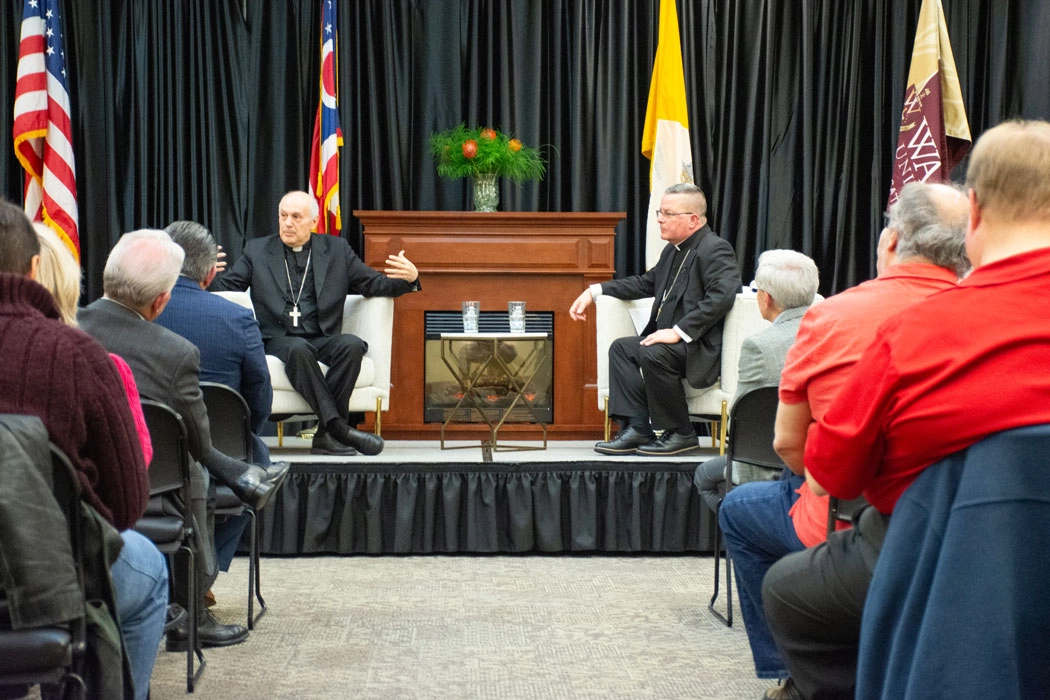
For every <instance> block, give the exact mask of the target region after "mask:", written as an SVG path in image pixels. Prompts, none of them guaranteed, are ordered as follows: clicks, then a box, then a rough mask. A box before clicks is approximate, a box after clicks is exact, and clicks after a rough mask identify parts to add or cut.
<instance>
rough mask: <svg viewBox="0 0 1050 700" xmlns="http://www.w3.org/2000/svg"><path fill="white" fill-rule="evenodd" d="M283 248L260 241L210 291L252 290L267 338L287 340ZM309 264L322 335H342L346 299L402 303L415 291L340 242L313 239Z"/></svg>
mask: <svg viewBox="0 0 1050 700" xmlns="http://www.w3.org/2000/svg"><path fill="white" fill-rule="evenodd" d="M284 248H285V245H284V242H283V241H281V237H280V236H277V235H273V236H267V237H265V238H256V239H255V240H253V241H249V242H248V244H247V245H246V246H244V252H243V253H242V254H241V257H240V258H239V259H238V260H237V262H236V263H234V265H233V267H231V268H230V269H228V270H226V271H225V272H224V273H223V274H221V275H218V276H216V278H215V281H213V282H212V284H211V286H210V287H209V289H211V290H222V291H226V290H233V291H244V290H245V289H248V288H249V287H250V288H251V296H252V305H253V306H254V307H255V317H256V318H257V319H258V320H259V328H260V329H261V330H262V334H263V338H266V339H269V338H280V337H283V336H285V335H287V334H288V329H287V326H286V325H285V324H287V323H290V322H291V319H290V318H288V316H287V315H286V314H285V313H284V305H285V296H286V295H287V294H288V293H289V292H288V277H287V272H286V270H285V268H284ZM310 248H311V250H312V251H313V254H312V255H311V257H310V264H311V265H312V266H313V270H314V287H315V291H316V293H317V309H318V322H319V324H320V326H321V332H322V333H323V334H324V335H339V333H341V332H342V327H343V302H344V301H345V299H346V295H347V294H361V295H363V296H366V297H398V296H401V295H402V294H405V293H407V292H411V291H415V290H416V289H418V286H417V285H412V284H409V283H408V282H403V281H401V280H396V279H392V278H390V277H387V276H386V275H384V274H381V273H379V272H376V271H375V270H373V269H372V268H370V267H369V266H368V265H365V264H364V262H362V261H361V259H360V258H359V257H357V254H356V253H354V251H353V249H352V248H351V247H350V244H349V243H347V242H346V240H345V239H343V238H339V237H338V236H327V235H312V236H311V238H310Z"/></svg>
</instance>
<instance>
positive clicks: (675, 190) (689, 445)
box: [569, 183, 740, 456]
mask: <svg viewBox="0 0 1050 700" xmlns="http://www.w3.org/2000/svg"><path fill="white" fill-rule="evenodd" d="M656 220H657V221H658V222H659V224H660V238H661V239H663V240H665V241H667V242H668V244H669V245H667V246H665V247H664V249H663V251H662V252H661V253H660V259H659V260H658V261H657V263H656V265H655V266H654V267H653V268H652V269H651V270H649V271H648V272H645V273H643V274H641V275H634V276H633V277H625V278H623V279H618V280H612V281H611V282H605V283H604V284H593V285H591V286H590V288H588V289H587V290H585V291H584V292H583V293H582V294H580V296H578V297H577V298H576V300H575V301H574V302H573V303H572V306H570V307H569V316H570V317H571V318H572V319H573V320H574V321H582V320H585V319H586V318H587V316H586V315H585V313H584V312H585V310H586V309H587V307H588V306H590V304H591V302H592V301H594V298H595V297H596V296H598V295H599V294H609V295H611V296H614V297H616V298H618V299H643V298H645V297H655V298H654V300H653V308H652V312H651V313H650V316H649V322H648V324H646V327H645V328H644V329H643V330H642V334H641V337H638V336H629V337H626V338H618V339H617V340H615V341H613V344H612V345H611V346H610V347H609V415H610V416H612V417H613V418H615V419H616V420H617V421H618V422H619V423H620V432H619V433H618V434H617V436H616V439H615V440H612V441H611V442H599V443H598V444H597V445H595V446H594V450H595V452H598V453H599V454H634V453H635V452H637V453H638V454H644V455H650V456H666V455H676V454H684V453H687V452H695V451H697V450H699V449H700V445H699V443H698V442H697V437H696V433H695V432H694V430H693V426H692V423H691V422H690V420H689V408H688V405H687V404H686V399H685V388H684V387H683V386H682V379H683V378H685V379H687V380H688V381H689V384H690V385H691V386H693V387H696V388H701V387H707V386H710V385H712V384H714V383H715V381H716V380H717V379H718V374H719V370H720V369H721V357H722V323H723V320H724V319H725V315H726V314H727V313H729V310H730V309H731V308H733V302H735V301H736V294H737V292H738V291H740V271H739V270H738V269H737V265H736V255H735V254H734V253H733V246H731V245H730V244H729V241H726V240H724V239H722V238H719V237H718V235H717V234H716V233H715V232H714V231H712V230H711V228H710V227H709V226H708V225H707V199H706V198H705V197H704V193H703V192H702V191H701V190H700V188H699V187H697V186H696V185H694V184H692V183H679V184H677V185H672V186H671V187H668V188H667V189H666V190H665V191H664V195H663V197H662V198H661V199H660V209H659V211H657V212H656ZM643 377H644V379H643ZM654 430H658V431H663V432H662V434H661V435H660V437H659V438H657V437H656V436H655V435H654Z"/></svg>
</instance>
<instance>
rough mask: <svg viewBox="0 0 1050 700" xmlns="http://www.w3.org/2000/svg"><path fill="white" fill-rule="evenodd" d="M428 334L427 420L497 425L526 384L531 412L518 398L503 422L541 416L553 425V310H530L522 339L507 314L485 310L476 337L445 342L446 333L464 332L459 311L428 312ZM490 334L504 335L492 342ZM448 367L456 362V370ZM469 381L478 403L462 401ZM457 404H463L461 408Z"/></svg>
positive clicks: (425, 360) (425, 358) (524, 392)
mask: <svg viewBox="0 0 1050 700" xmlns="http://www.w3.org/2000/svg"><path fill="white" fill-rule="evenodd" d="M424 330H425V338H426V339H425V340H424V343H425V348H424V352H423V363H424V368H423V373H424V391H423V402H424V406H423V420H424V422H426V423H445V422H446V421H450V419H451V421H450V422H454V423H484V422H489V423H497V422H499V420H500V419H501V418H503V417H504V414H505V413H507V409H508V408H509V407H511V405H512V404H514V399H515V397H516V394H517V392H516V391H515V383H516V382H517V383H518V384H519V385H520V384H521V383H523V384H524V387H523V389H522V391H521V395H522V397H524V398H526V399H528V401H529V402H530V403H531V404H532V409H533V410H530V409H529V406H528V405H526V404H525V403H524V402H523V401H522V400H521V399H519V400H518V402H517V403H516V404H514V405H513V408H510V412H509V413H508V414H507V415H506V420H505V422H506V423H535V422H536V420H537V417H538V418H539V421H540V422H542V423H545V424H550V423H552V422H553V421H554V382H553V376H554V375H553V367H554V340H553V335H554V334H553V331H554V313H553V312H550V311H539V312H536V311H529V312H527V314H526V318H525V331H526V333H527V334H528V335H527V336H523V337H522V338H520V339H518V338H514V337H513V334H510V325H509V319H508V318H507V312H506V311H482V312H481V315H480V317H479V319H478V334H477V338H476V339H475V338H472V337H465V338H464V337H460V338H457V339H455V340H451V341H450V340H448V339H446V340H444V341H442V339H441V334H442V333H462V332H463V318H462V315H461V314H460V312H459V311H427V312H425V313H424ZM492 334H500V337H499V338H493V337H492ZM535 334H543V335H542V336H541V337H537V336H536V335H535ZM443 345H444V347H443ZM443 350H444V356H442V351H443ZM494 354H498V357H494ZM448 364H452V366H453V368H455V372H453V370H452V369H450V368H449V366H448ZM467 381H469V382H470V383H471V385H472V386H473V387H474V389H475V396H476V397H478V398H479V400H477V401H474V400H466V401H463V402H462V403H460V399H462V398H463V393H464V389H463V385H464V383H465V382H467ZM457 404H460V406H459V408H458V409H456V405H457ZM479 404H480V405H479ZM453 411H454V412H455V415H454V416H453V415H452V413H453ZM482 411H484V414H482ZM533 411H535V414H534V413H533ZM486 419H487V420H486Z"/></svg>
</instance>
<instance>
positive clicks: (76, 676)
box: [0, 426, 87, 698]
mask: <svg viewBox="0 0 1050 700" xmlns="http://www.w3.org/2000/svg"><path fill="white" fill-rule="evenodd" d="M41 427H42V426H41ZM41 437H42V438H43V437H46V433H42V436H41ZM49 447H50V458H51V473H52V477H51V480H52V494H53V496H54V499H55V502H56V506H57V507H58V508H60V509H61V511H62V514H63V515H64V516H65V520H66V523H67V525H68V532H69V554H70V557H69V559H66V558H64V557H63V559H64V561H60V562H59V561H56V562H54V565H55V566H56V567H61V566H68V565H69V563H70V561H71V563H72V565H73V566H74V567H75V573H76V579H77V584H78V586H79V589H80V596H81V606H80V615H79V616H78V617H75V618H73V619H72V620H69V621H68V622H64V623H60V624H53V625H47V626H41V627H22V628H19V629H14V625H13V621H12V615H11V610H10V608H9V601H8V599H7V596H6V595H5V594H4V593H3V591H2V590H0V697H21V696H22V695H24V694H25V693H27V692H28V690H29V687H30V686H33V685H40V686H49V687H52V688H56V689H57V693H56V694H53V695H52V696H54V697H60V698H83V697H86V695H87V687H86V685H85V681H84V676H83V674H84V661H85V658H86V656H85V654H86V650H87V629H86V621H85V617H84V608H83V605H82V601H83V599H84V567H83V563H84V540H83V535H82V532H81V528H80V513H79V507H80V483H79V481H77V476H76V473H75V472H74V470H73V467H72V465H71V464H70V463H69V459H68V458H67V457H66V455H65V454H64V453H63V452H62V451H61V450H60V449H59V448H58V447H56V446H55V445H53V444H51V445H49ZM45 473H46V472H45ZM38 507H43V508H49V507H51V506H49V505H47V504H39V505H38ZM15 530H17V528H13V529H12V530H10V531H8V532H6V533H5V535H4V536H5V537H11V536H15V537H17V535H18V533H17V532H15ZM36 535H37V536H40V535H45V536H46V533H39V532H38V533H36ZM49 546H55V543H54V542H52V543H50V545H49ZM58 546H61V545H58ZM0 549H2V548H0ZM56 551H57V550H56ZM7 564H9V565H13V564H14V562H8V563H7ZM59 579H60V580H61V579H62V577H59ZM66 580H68V579H66ZM62 593H64V591H62ZM43 603H44V601H42V600H38V601H37V605H41V604H43Z"/></svg>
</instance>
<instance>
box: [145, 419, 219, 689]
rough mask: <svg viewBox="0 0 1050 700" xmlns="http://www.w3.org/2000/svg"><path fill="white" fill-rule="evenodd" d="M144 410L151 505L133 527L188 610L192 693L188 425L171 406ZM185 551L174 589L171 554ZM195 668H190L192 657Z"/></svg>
mask: <svg viewBox="0 0 1050 700" xmlns="http://www.w3.org/2000/svg"><path fill="white" fill-rule="evenodd" d="M142 413H143V415H144V416H145V418H146V426H147V427H148V428H149V434H150V439H151V441H152V442H153V461H152V462H150V466H149V484H150V503H149V505H148V506H147V508H146V514H145V515H143V516H142V518H140V519H139V521H138V522H137V523H135V529H136V530H137V531H138V532H140V533H142V534H143V535H144V536H145V537H147V538H149V539H150V541H152V542H153V544H155V545H156V546H157V549H159V550H160V551H161V552H162V553H164V554H165V555H166V556H167V557H168V561H169V569H170V571H171V572H172V574H173V575H172V577H171V580H172V586H173V589H172V590H173V593H177V594H176V595H173V596H172V597H173V598H174V599H176V600H178V599H179V598H180V597H181V598H183V600H181V601H179V602H181V603H182V604H183V607H185V608H186V612H187V613H188V619H187V621H186V626H187V630H188V645H187V648H186V692H187V693H192V692H193V688H194V685H195V684H196V683H197V681H198V680H200V676H201V674H202V673H203V672H204V667H205V665H206V662H205V660H204V652H203V651H202V650H201V647H200V644H199V642H198V641H197V603H198V601H199V600H200V591H199V590H197V589H198V586H197V575H196V558H197V554H196V546H195V544H194V540H193V536H194V533H193V511H192V508H191V496H190V465H191V464H192V463H193V457H192V456H191V455H190V450H189V440H188V439H187V437H186V426H185V425H184V424H183V422H182V417H181V416H179V414H178V413H176V412H175V411H174V410H173V409H172V408H170V407H168V406H166V405H164V404H162V403H158V402H156V401H150V400H148V399H143V400H142ZM179 552H183V553H184V554H185V558H186V585H185V589H184V590H182V591H177V592H176V591H175V590H174V589H175V583H176V576H174V572H175V556H176V554H178V553H179ZM194 655H196V657H197V661H198V667H197V670H196V672H194V668H193V666H194V663H193V657H194Z"/></svg>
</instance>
